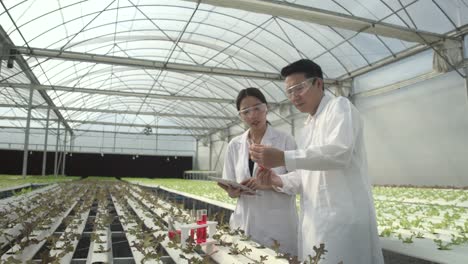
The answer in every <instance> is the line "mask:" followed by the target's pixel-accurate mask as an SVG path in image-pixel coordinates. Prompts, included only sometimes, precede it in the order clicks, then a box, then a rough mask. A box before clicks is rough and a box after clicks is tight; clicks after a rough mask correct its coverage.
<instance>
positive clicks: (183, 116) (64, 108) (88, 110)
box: [0, 104, 239, 120]
mask: <svg viewBox="0 0 468 264" xmlns="http://www.w3.org/2000/svg"><path fill="white" fill-rule="evenodd" d="M0 107H7V108H26V109H27V108H28V105H20V104H0ZM32 108H33V109H49V108H54V109H58V110H66V111H76V112H92V113H107V114H122V115H137V114H138V115H147V116H158V117H177V118H196V119H216V120H236V119H238V118H239V117H238V116H218V115H193V114H174V113H155V112H138V111H129V110H111V109H96V108H84V107H80V108H78V107H68V106H60V107H59V106H55V107H48V106H46V105H33V106H32Z"/></svg>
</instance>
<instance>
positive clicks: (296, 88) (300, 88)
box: [286, 77, 320, 99]
mask: <svg viewBox="0 0 468 264" xmlns="http://www.w3.org/2000/svg"><path fill="white" fill-rule="evenodd" d="M317 79H320V78H317V77H313V78H308V79H306V80H305V81H303V82H300V83H298V84H296V85H293V86H291V87H289V88H288V89H286V96H287V97H288V98H289V99H292V98H294V96H302V95H304V94H305V93H306V92H307V91H308V90H309V88H310V85H311V84H312V85H313V84H315V82H316V80H317Z"/></svg>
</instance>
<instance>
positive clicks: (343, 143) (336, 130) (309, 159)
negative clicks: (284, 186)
mask: <svg viewBox="0 0 468 264" xmlns="http://www.w3.org/2000/svg"><path fill="white" fill-rule="evenodd" d="M330 103H333V104H334V105H332V106H331V109H329V110H327V111H328V113H322V114H326V115H327V116H326V118H327V119H326V120H325V121H323V122H322V123H320V124H318V126H322V127H318V126H316V127H314V133H324V135H318V136H321V137H322V138H324V139H325V140H324V141H323V143H322V144H320V145H314V144H311V145H309V146H303V147H305V149H298V150H292V151H285V152H284V159H285V164H286V169H287V170H288V171H293V170H296V169H303V170H311V171H325V170H336V169H344V168H345V167H346V166H348V164H349V162H350V160H351V156H352V153H353V150H354V144H355V142H356V140H357V136H358V135H359V133H360V129H361V125H360V117H359V113H358V112H357V110H355V109H353V106H352V105H351V102H349V100H347V99H345V98H339V99H337V100H336V101H335V102H330Z"/></svg>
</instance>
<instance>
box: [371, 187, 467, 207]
mask: <svg viewBox="0 0 468 264" xmlns="http://www.w3.org/2000/svg"><path fill="white" fill-rule="evenodd" d="M372 192H373V195H374V199H375V200H385V201H395V202H411V203H424V204H442V205H447V204H449V205H455V206H464V207H468V190H464V189H441V188H415V187H383V186H375V187H373V188H372Z"/></svg>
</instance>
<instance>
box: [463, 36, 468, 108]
mask: <svg viewBox="0 0 468 264" xmlns="http://www.w3.org/2000/svg"><path fill="white" fill-rule="evenodd" d="M467 40H468V35H465V36H464V37H463V41H462V47H463V50H462V52H463V58H464V60H463V62H464V63H465V67H464V68H465V88H466V96H467V99H468V50H467V47H468V43H466V41H467Z"/></svg>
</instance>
